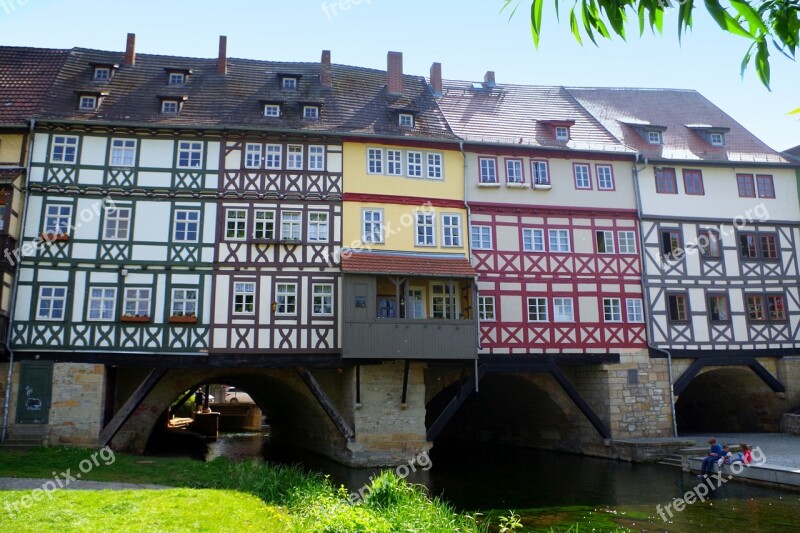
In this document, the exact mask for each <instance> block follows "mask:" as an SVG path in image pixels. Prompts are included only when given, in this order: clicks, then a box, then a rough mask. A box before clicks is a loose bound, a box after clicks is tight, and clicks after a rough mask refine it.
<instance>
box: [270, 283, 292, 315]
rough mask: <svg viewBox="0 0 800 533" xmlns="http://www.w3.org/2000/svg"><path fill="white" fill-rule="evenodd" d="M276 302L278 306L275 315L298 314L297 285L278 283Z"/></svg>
mask: <svg viewBox="0 0 800 533" xmlns="http://www.w3.org/2000/svg"><path fill="white" fill-rule="evenodd" d="M275 302H276V303H277V304H278V306H277V307H276V309H275V314H277V315H295V314H297V284H296V283H278V284H277V285H276V286H275Z"/></svg>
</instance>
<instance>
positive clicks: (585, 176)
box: [572, 163, 592, 189]
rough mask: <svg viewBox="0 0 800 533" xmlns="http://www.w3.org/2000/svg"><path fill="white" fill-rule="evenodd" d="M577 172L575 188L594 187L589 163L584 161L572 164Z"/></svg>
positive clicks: (575, 172)
mask: <svg viewBox="0 0 800 533" xmlns="http://www.w3.org/2000/svg"><path fill="white" fill-rule="evenodd" d="M572 170H573V172H574V174H575V188H576V189H591V188H592V175H591V172H590V171H589V165H586V164H584V163H575V164H574V165H573V166H572Z"/></svg>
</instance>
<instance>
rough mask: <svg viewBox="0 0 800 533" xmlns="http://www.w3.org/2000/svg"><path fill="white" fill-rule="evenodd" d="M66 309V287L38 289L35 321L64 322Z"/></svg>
mask: <svg viewBox="0 0 800 533" xmlns="http://www.w3.org/2000/svg"><path fill="white" fill-rule="evenodd" d="M66 307H67V288H66V287H40V288H39V305H38V306H37V309H36V319H37V320H64V313H65V310H66Z"/></svg>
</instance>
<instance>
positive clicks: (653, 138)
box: [647, 131, 661, 144]
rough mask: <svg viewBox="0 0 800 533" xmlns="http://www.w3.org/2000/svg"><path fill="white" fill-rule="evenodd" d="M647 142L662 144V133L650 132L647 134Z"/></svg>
mask: <svg viewBox="0 0 800 533" xmlns="http://www.w3.org/2000/svg"><path fill="white" fill-rule="evenodd" d="M647 142H648V143H649V144H661V132H660V131H648V132H647Z"/></svg>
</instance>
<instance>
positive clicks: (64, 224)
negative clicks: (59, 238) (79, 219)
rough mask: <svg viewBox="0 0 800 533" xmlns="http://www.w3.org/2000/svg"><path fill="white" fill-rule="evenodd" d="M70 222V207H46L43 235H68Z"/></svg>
mask: <svg viewBox="0 0 800 533" xmlns="http://www.w3.org/2000/svg"><path fill="white" fill-rule="evenodd" d="M71 221H72V206H71V205H48V206H47V209H46V210H45V219H44V233H47V234H48V235H69V229H70V222H71Z"/></svg>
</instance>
